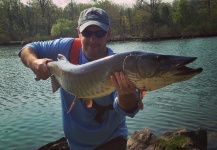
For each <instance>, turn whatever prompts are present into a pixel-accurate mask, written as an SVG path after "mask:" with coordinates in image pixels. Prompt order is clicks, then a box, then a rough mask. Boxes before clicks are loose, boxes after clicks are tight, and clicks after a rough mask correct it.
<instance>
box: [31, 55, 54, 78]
mask: <svg viewBox="0 0 217 150" xmlns="http://www.w3.org/2000/svg"><path fill="white" fill-rule="evenodd" d="M51 61H53V60H52V59H48V58H43V59H35V60H33V61H32V63H31V65H30V66H29V67H30V68H31V70H32V71H33V72H34V73H35V75H36V77H37V78H38V79H42V80H46V79H47V78H49V77H50V76H51V72H50V71H49V69H48V68H47V63H48V62H51Z"/></svg>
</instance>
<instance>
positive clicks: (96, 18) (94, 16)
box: [78, 7, 110, 32]
mask: <svg viewBox="0 0 217 150" xmlns="http://www.w3.org/2000/svg"><path fill="white" fill-rule="evenodd" d="M90 25H97V26H99V27H100V28H102V29H103V30H104V31H108V30H109V28H110V19H109V17H108V15H107V13H106V12H105V11H104V10H102V9H100V8H96V7H91V8H88V9H85V10H84V11H82V12H81V14H80V17H79V20H78V28H79V30H80V32H82V31H83V30H84V29H85V28H86V27H88V26H90Z"/></svg>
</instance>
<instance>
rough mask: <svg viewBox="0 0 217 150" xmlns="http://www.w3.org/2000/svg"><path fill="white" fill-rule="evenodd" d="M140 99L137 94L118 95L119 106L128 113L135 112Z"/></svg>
mask: <svg viewBox="0 0 217 150" xmlns="http://www.w3.org/2000/svg"><path fill="white" fill-rule="evenodd" d="M138 102H139V98H138V96H137V94H136V92H135V93H130V94H125V95H118V105H119V106H120V107H121V108H122V109H123V110H125V111H126V112H128V113H131V112H133V111H134V110H135V109H136V108H137V107H138Z"/></svg>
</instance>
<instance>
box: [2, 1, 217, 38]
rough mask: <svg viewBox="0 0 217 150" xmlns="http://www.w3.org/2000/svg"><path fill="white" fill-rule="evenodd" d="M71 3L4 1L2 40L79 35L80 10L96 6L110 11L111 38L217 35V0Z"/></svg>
mask: <svg viewBox="0 0 217 150" xmlns="http://www.w3.org/2000/svg"><path fill="white" fill-rule="evenodd" d="M68 2H69V3H68V5H67V6H66V7H65V8H60V7H57V6H56V5H55V4H54V3H53V2H52V0H40V1H39V0H29V1H28V3H27V4H23V3H21V2H20V0H10V1H8V0H0V13H1V15H0V35H1V38H0V40H1V41H2V40H4V39H7V40H8V39H9V40H18V39H22V40H26V41H34V40H43V39H49V38H58V37H65V36H72V37H77V32H76V27H77V20H78V17H79V14H80V12H81V11H82V10H84V9H86V8H89V7H93V6H94V7H99V8H102V9H104V10H105V11H106V12H107V13H108V14H109V17H110V18H111V27H112V36H111V39H119V40H120V39H121V40H125V39H127V38H135V37H136V38H145V39H150V38H164V37H166V38H168V37H173V36H175V37H181V36H190V37H192V36H200V35H217V30H216V28H217V19H216V17H217V1H216V0H174V1H173V3H172V4H170V3H163V2H161V0H154V1H149V0H135V2H136V3H135V5H133V6H123V5H118V4H115V3H114V2H112V1H110V0H92V1H91V3H85V4H80V3H75V2H74V1H73V0H70V1H68ZM149 2H152V3H151V4H150V3H149ZM2 37H4V38H2Z"/></svg>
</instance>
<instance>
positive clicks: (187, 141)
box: [127, 128, 207, 150]
mask: <svg viewBox="0 0 217 150" xmlns="http://www.w3.org/2000/svg"><path fill="white" fill-rule="evenodd" d="M127 148H128V150H165V149H171V150H174V149H175V150H176V149H178V150H206V149H207V132H206V131H205V130H203V129H197V130H196V131H187V130H186V129H181V130H179V131H177V132H166V133H165V134H164V135H163V136H162V137H156V136H155V135H154V134H153V133H152V132H151V131H150V130H149V129H147V128H145V129H143V130H141V131H139V132H137V131H136V132H134V133H133V134H132V135H131V137H130V138H129V140H128V142H127Z"/></svg>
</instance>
